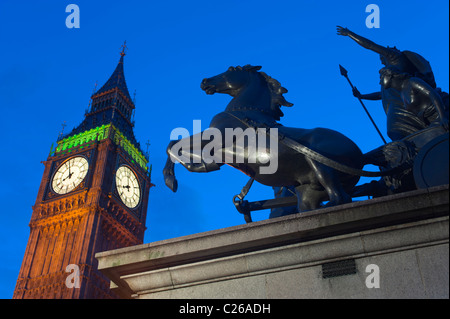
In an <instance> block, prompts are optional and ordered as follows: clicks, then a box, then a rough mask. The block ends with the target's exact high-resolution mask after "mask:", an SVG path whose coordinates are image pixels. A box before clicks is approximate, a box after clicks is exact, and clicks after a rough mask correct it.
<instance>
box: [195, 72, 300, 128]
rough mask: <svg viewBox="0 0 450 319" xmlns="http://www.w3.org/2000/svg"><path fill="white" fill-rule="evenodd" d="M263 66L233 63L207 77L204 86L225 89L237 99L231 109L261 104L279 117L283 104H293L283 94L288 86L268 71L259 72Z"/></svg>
mask: <svg viewBox="0 0 450 319" xmlns="http://www.w3.org/2000/svg"><path fill="white" fill-rule="evenodd" d="M260 69H261V66H252V65H249V64H247V65H245V66H243V67H241V66H237V67H232V66H230V67H229V68H228V70H227V71H225V72H223V73H221V74H219V75H216V76H214V77H211V78H206V79H203V81H202V83H201V86H200V87H201V89H202V90H204V91H205V92H206V94H210V95H211V94H214V93H225V94H228V95H230V96H232V97H233V98H234V99H233V100H232V101H231V102H230V104H229V105H228V107H227V110H235V109H239V110H245V109H246V108H247V109H248V108H252V109H255V108H258V109H260V110H261V111H263V112H268V113H271V115H272V116H273V117H274V118H275V119H276V120H279V119H280V117H281V116H283V112H281V109H280V108H281V106H292V105H293V104H292V103H289V102H287V101H286V100H285V99H284V97H283V94H284V93H287V89H285V88H284V87H282V86H281V84H280V83H279V82H278V81H277V80H275V79H273V78H271V77H270V76H268V75H267V74H265V73H264V72H258V71H259V70H260Z"/></svg>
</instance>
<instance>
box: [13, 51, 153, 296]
mask: <svg viewBox="0 0 450 319" xmlns="http://www.w3.org/2000/svg"><path fill="white" fill-rule="evenodd" d="M124 56H125V46H123V50H122V52H121V56H120V60H119V63H118V65H117V67H116V69H115V70H114V72H113V73H112V75H111V77H110V78H109V80H108V81H107V82H106V83H105V84H104V85H103V87H102V88H100V89H99V90H98V91H97V92H95V93H94V94H93V95H92V97H91V103H90V107H89V109H88V110H86V113H85V118H84V120H83V121H82V123H81V124H80V125H79V126H78V127H76V128H74V129H73V130H72V131H71V132H69V133H68V134H66V135H63V136H60V137H59V138H58V141H57V145H56V147H55V148H53V146H52V149H51V151H50V154H49V156H48V158H47V160H46V161H44V162H43V163H44V166H45V168H44V174H43V177H42V181H41V184H40V187H39V191H38V194H37V199H36V203H35V205H34V206H33V208H32V209H33V211H32V215H31V221H30V224H29V226H30V237H29V239H28V244H27V247H26V251H25V256H24V259H23V262H22V267H21V269H20V273H19V278H18V280H17V283H16V288H15V291H14V295H13V298H17V299H23V298H52V299H53V298H64V299H83V298H118V297H120V296H117V295H116V294H115V293H114V290H110V283H109V280H108V279H107V278H106V277H104V276H103V274H101V273H100V272H99V271H98V270H97V260H96V259H95V257H94V256H95V254H96V253H97V252H101V251H106V250H111V249H116V248H121V247H127V246H132V245H138V244H142V243H143V239H144V231H145V219H146V214H147V203H148V195H149V190H150V187H151V186H153V185H152V183H151V177H150V174H151V169H150V167H149V166H148V162H149V160H148V155H147V154H144V153H143V152H142V150H141V147H140V144H139V143H138V142H137V141H136V138H135V136H134V132H133V127H134V120H133V118H134V110H135V105H134V101H133V100H132V99H131V98H130V94H129V92H128V88H127V85H126V82H125V75H124V66H123V64H124Z"/></svg>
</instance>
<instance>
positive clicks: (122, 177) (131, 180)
mask: <svg viewBox="0 0 450 319" xmlns="http://www.w3.org/2000/svg"><path fill="white" fill-rule="evenodd" d="M116 188H117V192H118V193H119V196H120V199H121V200H122V202H123V203H124V204H125V205H126V206H127V207H129V208H135V207H136V206H137V205H138V204H139V199H140V198H141V189H140V187H139V181H138V179H137V177H136V174H134V172H133V171H132V170H131V169H129V168H128V167H127V166H121V167H119V169H118V170H117V172H116Z"/></svg>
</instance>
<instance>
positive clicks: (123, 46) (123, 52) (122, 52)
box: [120, 40, 128, 56]
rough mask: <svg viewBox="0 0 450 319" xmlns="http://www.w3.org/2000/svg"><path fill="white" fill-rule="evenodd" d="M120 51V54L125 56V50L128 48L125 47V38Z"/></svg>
mask: <svg viewBox="0 0 450 319" xmlns="http://www.w3.org/2000/svg"><path fill="white" fill-rule="evenodd" d="M121 47H122V51H121V52H120V55H121V56H125V50H126V49H127V48H128V47H127V41H126V40H125V41H124V43H123V44H122V46H121Z"/></svg>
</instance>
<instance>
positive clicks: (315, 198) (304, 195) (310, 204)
mask: <svg viewBox="0 0 450 319" xmlns="http://www.w3.org/2000/svg"><path fill="white" fill-rule="evenodd" d="M295 193H296V195H297V206H298V211H299V213H300V212H306V211H309V210H314V209H317V208H319V207H320V204H321V202H322V199H323V197H324V194H323V193H324V191H318V190H315V189H313V188H312V187H311V185H310V184H305V185H300V186H297V187H296V188H295Z"/></svg>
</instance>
